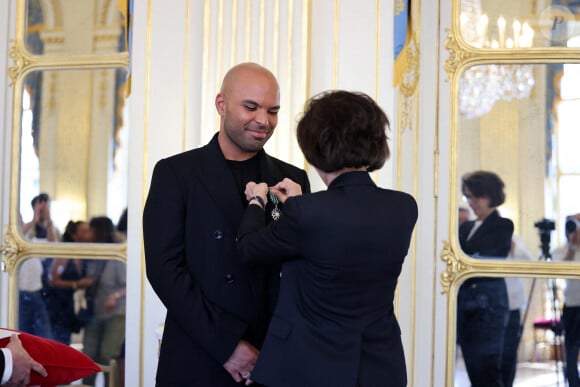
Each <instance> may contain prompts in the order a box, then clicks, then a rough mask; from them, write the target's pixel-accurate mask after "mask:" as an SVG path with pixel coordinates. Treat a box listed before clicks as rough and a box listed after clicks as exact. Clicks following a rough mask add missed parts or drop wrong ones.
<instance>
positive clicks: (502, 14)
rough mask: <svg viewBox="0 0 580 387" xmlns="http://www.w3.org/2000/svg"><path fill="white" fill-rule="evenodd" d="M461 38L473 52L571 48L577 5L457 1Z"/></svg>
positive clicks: (578, 21) (578, 30)
mask: <svg viewBox="0 0 580 387" xmlns="http://www.w3.org/2000/svg"><path fill="white" fill-rule="evenodd" d="M460 5H461V8H460V31H459V32H460V34H461V36H462V37H463V39H464V40H465V42H466V43H467V44H469V45H471V46H473V47H476V48H483V49H486V48H488V49H489V48H491V49H496V48H507V49H520V48H530V47H570V45H568V44H567V43H568V42H569V40H570V39H571V38H573V37H575V36H580V18H579V17H578V16H579V15H580V2H579V1H577V0H573V1H566V2H561V3H560V4H558V2H547V4H546V3H544V4H542V3H541V2H537V1H503V0H486V1H482V0H460Z"/></svg>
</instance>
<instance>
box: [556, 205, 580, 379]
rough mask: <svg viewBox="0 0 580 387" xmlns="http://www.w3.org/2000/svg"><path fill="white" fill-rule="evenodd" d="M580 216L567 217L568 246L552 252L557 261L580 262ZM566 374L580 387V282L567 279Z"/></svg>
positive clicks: (565, 290) (565, 319) (565, 295)
mask: <svg viewBox="0 0 580 387" xmlns="http://www.w3.org/2000/svg"><path fill="white" fill-rule="evenodd" d="M579 224H580V214H575V215H570V216H567V217H566V230H565V232H566V240H567V242H566V244H565V245H564V246H560V247H558V248H556V249H555V250H554V251H553V252H552V258H553V259H554V260H555V261H573V262H579V261H580V227H578V225H579ZM562 324H563V326H564V361H565V367H564V374H565V376H566V379H567V380H568V385H569V386H570V387H578V386H580V376H579V375H578V353H579V351H580V280H577V279H566V288H565V289H564V308H563V311H562Z"/></svg>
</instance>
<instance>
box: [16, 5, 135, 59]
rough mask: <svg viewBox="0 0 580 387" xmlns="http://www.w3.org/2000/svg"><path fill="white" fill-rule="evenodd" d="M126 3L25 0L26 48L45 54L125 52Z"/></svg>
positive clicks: (127, 38) (126, 45) (126, 46)
mask: <svg viewBox="0 0 580 387" xmlns="http://www.w3.org/2000/svg"><path fill="white" fill-rule="evenodd" d="M129 5H130V2H129V0H125V1H116V0H115V1H97V0H76V1H46V0H27V1H26V24H25V26H24V29H25V30H24V41H25V46H26V49H27V50H28V51H29V52H30V53H32V54H34V55H45V56H71V55H103V54H105V55H106V54H114V53H118V52H126V51H128V46H129V33H128V28H127V26H128V25H129V15H130V10H129Z"/></svg>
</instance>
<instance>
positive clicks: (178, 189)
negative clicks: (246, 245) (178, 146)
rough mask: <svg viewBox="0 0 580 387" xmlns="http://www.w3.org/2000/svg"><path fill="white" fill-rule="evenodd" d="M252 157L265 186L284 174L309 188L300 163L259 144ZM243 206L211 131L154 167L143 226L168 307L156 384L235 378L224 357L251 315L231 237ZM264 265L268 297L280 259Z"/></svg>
mask: <svg viewBox="0 0 580 387" xmlns="http://www.w3.org/2000/svg"><path fill="white" fill-rule="evenodd" d="M258 157H259V163H260V175H261V179H262V180H263V181H265V182H266V183H268V184H269V185H274V184H275V183H278V182H279V181H280V180H282V179H283V178H285V177H288V178H290V179H292V180H294V181H296V182H298V183H300V184H301V185H302V187H303V190H305V191H307V192H308V191H309V190H310V186H309V183H308V178H307V176H306V173H305V172H304V171H303V170H300V169H298V168H296V167H294V166H292V165H290V164H287V163H284V162H282V161H280V160H277V159H275V158H273V157H270V156H268V155H267V154H266V153H265V152H264V151H261V152H259V153H258ZM271 208H272V207H271V205H270V207H269V208H268V213H267V214H263V216H264V217H266V216H269V212H270V210H271ZM243 213H244V203H243V201H242V197H241V193H240V192H239V191H238V188H237V185H236V182H235V180H234V177H233V175H232V173H231V172H230V169H229V167H228V165H227V161H226V160H225V158H224V156H223V154H222V152H221V150H220V149H219V144H218V142H217V135H216V136H214V138H213V139H212V141H211V142H210V143H209V144H208V145H206V146H204V147H201V148H199V149H195V150H191V151H188V152H184V153H181V154H178V155H175V156H172V157H170V158H167V159H164V160H161V161H159V162H158V163H157V165H156V166H155V169H154V171H153V177H152V181H151V187H150V190H149V195H148V197H147V202H146V204H145V209H144V213H143V233H144V245H145V261H146V269H147V277H148V279H149V282H150V283H151V285H152V287H153V289H154V290H155V292H156V293H157V295H158V296H159V298H160V299H161V301H162V302H163V303H164V304H165V306H166V307H167V316H166V320H165V327H164V333H163V339H162V343H161V349H160V355H159V365H158V370H157V385H158V386H200V387H202V386H203V387H205V386H207V387H210V386H211V387H221V386H235V385H237V384H236V383H235V382H234V380H233V379H232V377H231V376H230V375H229V374H228V373H227V371H226V370H225V369H224V368H223V364H224V363H225V362H226V361H227V360H228V358H229V357H230V355H231V354H232V352H233V351H234V349H235V347H236V345H237V344H238V342H239V341H240V339H242V338H243V337H244V334H245V333H246V330H247V328H248V326H249V325H252V324H254V325H255V324H256V320H257V308H256V301H255V297H254V294H255V289H254V288H253V285H254V283H253V279H254V275H255V272H254V271H253V268H252V267H250V265H247V264H244V263H243V262H242V260H241V259H240V257H239V253H238V251H237V248H236V242H235V238H236V231H237V228H238V226H239V223H240V219H241V218H242V215H243ZM268 269H269V273H270V274H268V275H269V276H270V277H271V278H270V283H271V287H270V289H268V293H269V295H270V296H271V297H272V300H271V303H272V304H274V303H275V297H277V291H278V287H279V278H280V272H279V266H278V268H277V269H276V268H275V267H273V266H272V267H269V268H268ZM264 302H266V301H264ZM269 310H270V314H271V312H272V311H273V305H271V306H270V309H269ZM269 318H270V316H268V319H269ZM267 324H268V321H265V322H263V324H262V325H264V332H263V335H265V329H266V327H267ZM252 344H253V345H255V346H257V347H258V348H259V347H260V346H261V343H260V342H253V343H252Z"/></svg>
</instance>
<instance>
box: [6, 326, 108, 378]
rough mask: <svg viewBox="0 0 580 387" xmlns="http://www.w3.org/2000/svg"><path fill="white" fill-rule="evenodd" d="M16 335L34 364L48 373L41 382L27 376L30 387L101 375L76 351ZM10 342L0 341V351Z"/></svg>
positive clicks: (34, 337) (88, 358)
mask: <svg viewBox="0 0 580 387" xmlns="http://www.w3.org/2000/svg"><path fill="white" fill-rule="evenodd" d="M2 329H6V328H2ZM6 330H12V329H6ZM14 332H18V331H14ZM19 333H20V335H18V337H19V338H20V341H21V342H22V346H23V347H24V349H25V350H26V352H28V354H29V355H30V356H31V357H32V358H33V359H34V360H36V361H37V362H39V363H40V364H42V365H43V367H44V368H45V369H46V372H48V376H47V377H46V378H43V377H42V376H40V375H39V374H37V373H36V372H34V371H32V372H31V373H30V384H29V385H30V386H42V387H53V386H56V385H58V384H66V383H70V382H73V381H75V380H78V379H81V378H83V377H85V376H89V375H92V374H94V373H96V372H99V371H101V368H100V367H99V366H98V365H97V364H95V362H94V361H93V360H92V359H91V358H90V357H88V356H87V355H85V354H84V353H82V352H81V351H79V350H76V349H74V348H72V347H69V346H68V345H64V344H61V343H58V342H56V341H53V340H48V339H45V338H43V337H39V336H34V335H31V334H28V333H25V332H19ZM9 342H10V338H9V337H7V338H4V339H0V347H1V348H4V347H6V346H7V345H8V343H9Z"/></svg>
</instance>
